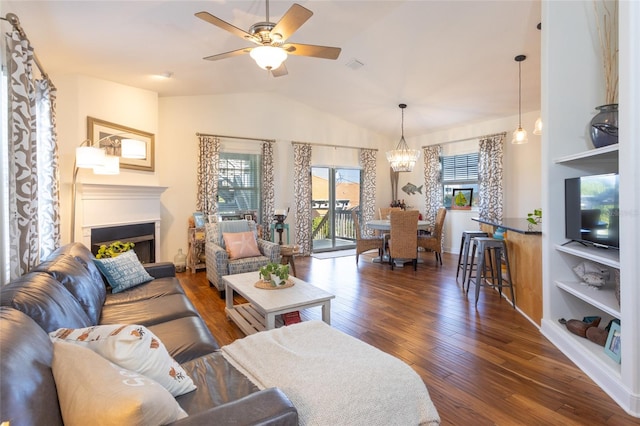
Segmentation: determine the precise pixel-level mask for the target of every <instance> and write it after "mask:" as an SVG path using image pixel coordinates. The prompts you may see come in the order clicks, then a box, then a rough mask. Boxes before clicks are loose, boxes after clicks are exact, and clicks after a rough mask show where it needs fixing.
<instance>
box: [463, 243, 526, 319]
mask: <svg viewBox="0 0 640 426" xmlns="http://www.w3.org/2000/svg"><path fill="white" fill-rule="evenodd" d="M472 244H473V249H472V250H471V265H470V267H469V278H468V280H467V293H468V292H469V286H470V285H471V279H472V278H473V280H474V284H475V286H476V306H478V299H479V298H480V286H488V287H493V288H496V287H497V288H498V292H499V293H500V296H502V288H503V287H506V288H509V290H510V291H511V303H512V304H513V308H514V309H515V307H516V299H515V294H514V291H513V283H512V275H511V268H510V267H509V255H508V253H507V244H506V242H505V241H504V240H497V239H495V238H490V237H475V238H472ZM476 252H477V253H478V263H477V267H476V274H475V276H473V273H472V271H473V264H474V262H475V254H476ZM492 253H493V258H494V259H495V261H494V262H493V261H492ZM503 256H504V262H505V264H506V267H507V279H506V280H505V279H504V278H503V276H502V257H503Z"/></svg>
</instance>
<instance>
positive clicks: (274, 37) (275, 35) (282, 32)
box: [196, 0, 341, 77]
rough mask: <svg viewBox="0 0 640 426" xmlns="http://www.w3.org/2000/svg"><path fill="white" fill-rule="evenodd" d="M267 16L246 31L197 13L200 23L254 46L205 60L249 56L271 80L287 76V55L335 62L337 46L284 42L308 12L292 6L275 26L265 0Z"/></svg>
mask: <svg viewBox="0 0 640 426" xmlns="http://www.w3.org/2000/svg"><path fill="white" fill-rule="evenodd" d="M266 3H267V5H266V9H267V14H266V15H267V17H266V20H265V21H264V22H257V23H255V24H253V25H252V26H251V28H249V31H248V32H247V31H244V30H241V29H240V28H238V27H236V26H234V25H231V24H230V23H228V22H226V21H223V20H222V19H220V18H217V17H215V16H213V15H212V14H210V13H209V12H198V13H196V16H197V17H198V18H200V19H202V20H203V21H206V22H208V23H210V24H213V25H215V26H217V27H219V28H222V29H223V30H226V31H229V32H230V33H231V34H233V35H236V36H238V37H240V38H243V39H245V40H248V41H250V42H253V43H255V44H257V45H258V46H257V47H246V48H244V49H238V50H232V51H230V52H226V53H220V54H217V55H212V56H207V57H206V58H204V59H206V60H208V61H217V60H219V59H225V58H230V57H232V56H238V55H243V54H245V53H248V54H249V55H250V56H251V57H252V58H253V59H254V60H255V61H256V63H257V64H258V66H260V67H261V68H263V69H266V70H268V71H270V72H271V74H272V75H273V76H274V77H280V76H283V75H287V74H288V72H287V67H286V66H285V65H284V61H285V60H286V59H287V55H289V54H291V55H299V56H311V57H314V58H323V59H338V56H339V55H340V51H341V49H340V48H339V47H328V46H316V45H313V44H300V43H286V41H287V39H288V38H289V37H291V35H293V33H294V32H296V31H297V30H298V28H300V27H301V26H302V24H304V23H305V22H306V21H307V20H308V19H309V18H311V15H313V12H311V11H310V10H309V9H307V8H304V7H302V6H300V5H299V4H297V3H294V4H293V5H292V6H291V7H290V8H289V10H287V12H286V13H285V14H284V16H283V17H282V18H281V19H280V21H278V23H276V24H274V23H273V22H269V0H266Z"/></svg>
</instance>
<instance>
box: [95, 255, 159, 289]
mask: <svg viewBox="0 0 640 426" xmlns="http://www.w3.org/2000/svg"><path fill="white" fill-rule="evenodd" d="M93 261H94V263H95V264H96V266H97V267H98V269H100V272H102V274H103V275H104V276H105V277H106V278H107V281H108V282H109V285H111V292H112V293H119V292H121V291H124V290H126V289H128V288H131V287H135V286H137V285H140V284H144V283H146V282H149V281H151V280H153V277H152V276H151V275H149V273H148V272H147V270H146V269H144V266H142V263H140V261H139V260H138V256H136V253H135V252H134V251H133V250H129V251H126V252H124V253H122V254H120V255H119V256H116V257H109V258H106V259H94V260H93Z"/></svg>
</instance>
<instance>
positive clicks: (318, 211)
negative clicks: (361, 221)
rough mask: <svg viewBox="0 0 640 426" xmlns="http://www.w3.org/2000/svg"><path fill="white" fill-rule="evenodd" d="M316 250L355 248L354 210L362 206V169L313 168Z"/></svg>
mask: <svg viewBox="0 0 640 426" xmlns="http://www.w3.org/2000/svg"><path fill="white" fill-rule="evenodd" d="M311 174H312V182H311V198H312V201H311V218H312V220H313V223H312V227H311V230H312V239H313V251H314V252H321V251H331V250H340V249H347V248H353V247H355V231H354V229H353V221H352V219H351V210H353V209H354V208H357V207H358V206H359V205H360V170H359V169H348V168H331V167H312V168H311Z"/></svg>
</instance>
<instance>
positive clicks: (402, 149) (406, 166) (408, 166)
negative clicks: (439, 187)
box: [387, 104, 420, 172]
mask: <svg viewBox="0 0 640 426" xmlns="http://www.w3.org/2000/svg"><path fill="white" fill-rule="evenodd" d="M398 106H399V107H400V110H401V111H402V134H401V135H402V136H401V137H400V142H398V146H396V149H394V150H392V151H387V160H388V161H389V164H390V165H391V168H392V169H393V171H394V172H410V171H413V167H414V166H415V165H416V161H418V157H420V151H419V150H417V149H409V146H408V145H407V142H406V141H405V140H404V109H405V108H406V107H407V104H400V105H398Z"/></svg>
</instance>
